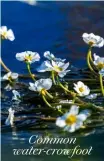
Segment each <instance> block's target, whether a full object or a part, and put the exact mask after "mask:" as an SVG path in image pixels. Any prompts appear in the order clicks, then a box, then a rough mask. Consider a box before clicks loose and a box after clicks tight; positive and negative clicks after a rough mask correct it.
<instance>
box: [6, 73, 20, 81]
mask: <svg viewBox="0 0 104 161" xmlns="http://www.w3.org/2000/svg"><path fill="white" fill-rule="evenodd" d="M17 78H18V73H12V72H8V73H7V74H5V75H4V76H3V80H16V79H17Z"/></svg>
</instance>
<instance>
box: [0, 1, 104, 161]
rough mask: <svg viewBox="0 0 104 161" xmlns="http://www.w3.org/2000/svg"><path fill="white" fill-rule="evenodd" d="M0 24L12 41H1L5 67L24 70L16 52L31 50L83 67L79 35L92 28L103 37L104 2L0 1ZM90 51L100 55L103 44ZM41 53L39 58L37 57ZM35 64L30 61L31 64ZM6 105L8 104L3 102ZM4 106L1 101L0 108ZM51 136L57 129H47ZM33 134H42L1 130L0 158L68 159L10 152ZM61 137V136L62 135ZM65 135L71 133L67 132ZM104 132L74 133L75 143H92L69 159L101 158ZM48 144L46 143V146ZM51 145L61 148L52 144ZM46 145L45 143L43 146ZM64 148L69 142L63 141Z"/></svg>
mask: <svg viewBox="0 0 104 161" xmlns="http://www.w3.org/2000/svg"><path fill="white" fill-rule="evenodd" d="M1 6H2V19H1V20H2V22H1V23H2V25H6V26H8V28H12V29H13V31H14V33H15V37H16V39H15V41H14V42H9V41H5V42H4V43H3V44H2V58H3V60H4V62H5V63H6V64H7V65H8V67H9V68H10V69H12V70H14V71H16V72H19V73H26V69H25V65H24V64H23V63H21V62H19V61H17V60H16V59H15V54H16V53H17V52H21V51H25V50H32V51H37V52H39V54H40V55H41V56H43V53H44V51H46V50H50V51H51V52H52V53H54V54H55V55H56V56H57V57H61V58H67V60H68V61H70V62H71V63H72V64H73V65H74V66H76V67H79V68H81V67H86V60H85V58H86V52H87V45H86V44H84V42H83V40H82V38H81V36H82V34H83V33H84V32H88V33H90V32H93V33H95V34H98V35H100V36H102V37H104V2H58V1H54V2H37V5H35V6H30V5H28V4H25V3H21V2H2V4H1ZM93 52H96V53H97V54H99V55H101V56H104V48H101V49H97V48H96V49H93ZM42 60H43V57H42V58H41V61H42ZM37 65H39V63H37V64H34V65H33V68H34V69H35V67H36V66H37ZM6 106H8V107H10V106H11V104H10V105H8V104H7V105H6ZM4 107H5V105H4V103H2V109H3V108H4ZM50 133H52V134H53V135H54V136H60V135H59V134H58V132H56V131H51V132H50ZM33 134H38V135H39V134H40V135H44V131H38V130H36V131H34V130H31V131H30V130H26V129H25V130H22V129H21V130H20V131H18V132H17V133H15V132H8V131H6V132H3V133H2V135H1V138H2V161H8V160H11V161H17V160H23V161H27V160H28V161H35V160H36V161H43V160H47V161H48V160H50V161H51V160H53V159H54V160H55V161H56V160H61V161H67V160H70V159H69V158H68V157H67V156H66V157H65V156H46V155H45V156H44V157H43V155H40V156H16V157H15V156H13V153H12V149H13V148H28V147H29V143H28V139H29V137H30V136H31V135H33ZM64 137H65V136H64ZM68 137H71V136H70V134H69V135H68ZM103 140H104V132H103V128H102V131H101V130H100V129H97V130H95V131H94V132H92V134H90V135H88V136H84V137H78V139H77V145H78V144H81V147H82V148H84V147H86V148H88V147H89V146H92V147H93V152H92V154H91V155H90V156H88V157H87V156H83V157H82V156H81V157H80V156H78V157H77V158H74V159H72V161H103V158H104V154H103V151H104V150H103V149H104V141H103ZM49 147H51V145H49V146H48V148H49ZM52 147H53V148H65V146H64V145H61V146H60V145H54V146H52ZM46 148H47V147H46ZM67 148H71V146H70V145H69V146H68V145H67Z"/></svg>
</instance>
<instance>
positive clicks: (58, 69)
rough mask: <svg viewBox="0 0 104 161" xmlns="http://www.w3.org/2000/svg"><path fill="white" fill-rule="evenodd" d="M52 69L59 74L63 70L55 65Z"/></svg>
mask: <svg viewBox="0 0 104 161" xmlns="http://www.w3.org/2000/svg"><path fill="white" fill-rule="evenodd" d="M54 69H56V70H57V71H58V72H60V71H62V70H63V69H62V68H60V67H58V66H57V65H56V66H54Z"/></svg>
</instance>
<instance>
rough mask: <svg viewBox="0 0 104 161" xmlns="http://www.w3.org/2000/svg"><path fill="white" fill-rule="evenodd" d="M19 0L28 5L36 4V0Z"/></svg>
mask: <svg viewBox="0 0 104 161" xmlns="http://www.w3.org/2000/svg"><path fill="white" fill-rule="evenodd" d="M19 1H21V2H24V3H27V4H29V5H36V3H37V1H36V0H19Z"/></svg>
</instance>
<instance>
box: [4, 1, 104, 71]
mask: <svg viewBox="0 0 104 161" xmlns="http://www.w3.org/2000/svg"><path fill="white" fill-rule="evenodd" d="M30 1H31V2H32V1H33V0H30ZM30 1H29V0H28V1H27V0H26V1H25V3H23V2H24V1H23V2H22V1H9V2H8V1H3V2H2V3H1V7H2V10H1V25H6V26H8V28H11V29H13V31H14V34H15V38H16V39H15V41H13V42H10V41H5V42H3V44H2V58H3V60H4V62H5V63H6V64H7V65H8V67H9V68H10V69H14V70H15V71H16V72H22V73H24V72H26V71H25V65H24V64H23V63H21V62H19V61H17V60H16V59H15V54H16V53H17V52H22V51H26V50H31V51H36V52H39V54H40V55H41V61H42V60H43V53H44V52H45V51H47V50H48V51H51V52H52V53H53V54H55V55H56V57H61V58H67V61H70V62H71V63H72V64H73V65H74V66H75V67H78V68H82V67H85V66H86V53H87V47H88V46H87V44H85V43H84V42H83V40H82V34H83V33H84V32H87V33H91V32H93V33H94V34H98V35H100V36H102V37H104V2H97V1H95V2H94V1H91V2H89V1H85V2H84V1H82V2H81V1H78V2H76V1H75V2H74V1H73V2H72V1H71V2H67V1H48V2H47V1H42V2H40V1H37V2H36V1H35V3H33V4H32V3H29V2H30ZM93 52H96V53H97V54H99V55H101V56H104V48H100V49H98V48H94V49H93ZM41 61H40V62H39V63H41ZM39 63H38V64H39ZM18 66H19V67H20V68H18ZM36 66H37V63H35V64H33V67H36ZM34 69H35V68H34Z"/></svg>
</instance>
